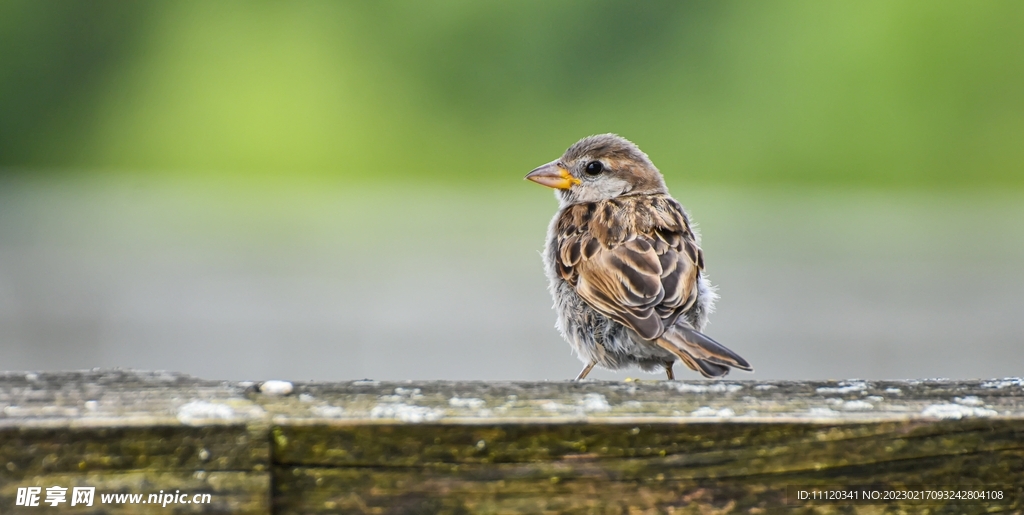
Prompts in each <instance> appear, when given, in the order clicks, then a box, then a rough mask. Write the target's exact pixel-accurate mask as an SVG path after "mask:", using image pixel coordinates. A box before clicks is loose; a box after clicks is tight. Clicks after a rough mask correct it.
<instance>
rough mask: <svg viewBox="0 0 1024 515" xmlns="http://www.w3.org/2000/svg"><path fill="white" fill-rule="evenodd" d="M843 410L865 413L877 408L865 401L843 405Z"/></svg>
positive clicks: (849, 402)
mask: <svg viewBox="0 0 1024 515" xmlns="http://www.w3.org/2000/svg"><path fill="white" fill-rule="evenodd" d="M843 409H844V410H847V411H864V410H869V409H875V406H874V405H873V404H871V403H870V402H865V401H846V402H844V403H843Z"/></svg>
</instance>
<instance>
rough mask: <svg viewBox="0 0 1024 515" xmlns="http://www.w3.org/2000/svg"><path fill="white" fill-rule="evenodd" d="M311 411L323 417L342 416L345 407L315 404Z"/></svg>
mask: <svg viewBox="0 0 1024 515" xmlns="http://www.w3.org/2000/svg"><path fill="white" fill-rule="evenodd" d="M310 411H312V412H313V414H314V415H316V416H318V417H323V418H341V417H342V416H344V414H345V408H342V407H341V406H313V408H312V409H311V410H310Z"/></svg>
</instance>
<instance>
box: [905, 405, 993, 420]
mask: <svg viewBox="0 0 1024 515" xmlns="http://www.w3.org/2000/svg"><path fill="white" fill-rule="evenodd" d="M921 414H922V415H924V416H926V417H933V418H940V419H953V420H959V419H962V418H964V417H992V416H995V415H997V413H996V412H995V410H990V409H985V408H973V407H970V406H963V405H960V404H951V403H946V404H932V405H930V406H928V407H926V408H925V409H924V410H922V411H921Z"/></svg>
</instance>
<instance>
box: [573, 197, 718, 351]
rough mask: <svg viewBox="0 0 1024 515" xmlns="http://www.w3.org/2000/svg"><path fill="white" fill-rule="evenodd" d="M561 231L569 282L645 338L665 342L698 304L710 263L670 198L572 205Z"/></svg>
mask: <svg viewBox="0 0 1024 515" xmlns="http://www.w3.org/2000/svg"><path fill="white" fill-rule="evenodd" d="M556 229H557V231H558V233H557V236H556V239H557V245H558V252H557V256H556V258H557V262H558V263H557V264H558V271H559V273H560V274H561V276H562V278H563V279H565V280H566V281H567V282H569V284H571V285H573V286H574V287H575V289H576V293H578V294H579V296H580V297H582V298H583V300H584V301H586V302H587V304H589V305H590V306H591V307H592V308H594V309H596V310H597V311H598V312H600V313H602V314H604V315H605V316H607V317H609V318H611V319H612V320H615V321H617V322H619V323H621V324H623V325H625V326H627V327H629V328H631V329H633V330H634V331H636V332H637V333H638V334H639V335H640V336H641V337H642V338H644V339H648V340H653V339H655V338H658V337H660V336H661V335H662V333H664V331H665V328H666V327H669V326H670V325H672V324H673V323H674V322H675V320H676V319H677V318H678V317H679V315H680V314H682V313H683V312H684V311H685V310H686V309H689V307H691V306H692V305H693V303H694V302H695V300H696V280H697V274H698V273H699V269H700V268H702V267H703V256H702V255H701V251H700V248H699V247H698V246H697V242H696V239H695V237H694V235H693V232H692V231H691V230H690V227H689V224H688V223H687V220H686V216H685V215H684V214H683V211H682V207H681V206H679V204H678V203H676V202H675V201H674V200H672V199H671V198H668V197H665V196H660V195H658V196H655V195H650V196H635V197H622V198H619V199H613V200H608V201H603V202H598V203H591V204H581V205H577V206H572V207H570V208H568V209H567V210H566V211H565V212H564V213H563V215H562V216H561V217H560V219H559V222H558V224H557V226H556Z"/></svg>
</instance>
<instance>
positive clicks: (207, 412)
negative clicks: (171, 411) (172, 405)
mask: <svg viewBox="0 0 1024 515" xmlns="http://www.w3.org/2000/svg"><path fill="white" fill-rule="evenodd" d="M234 416H235V410H234V409H232V408H231V406H228V405H227V404H220V403H217V402H207V401H192V402H190V403H188V404H184V405H182V406H181V407H180V408H178V413H177V418H178V421H179V422H181V423H182V424H187V425H194V424H200V423H203V422H208V421H211V420H229V419H232V418H234Z"/></svg>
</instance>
